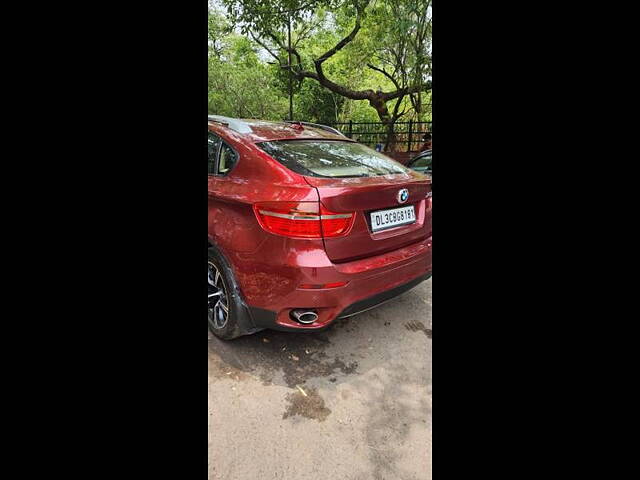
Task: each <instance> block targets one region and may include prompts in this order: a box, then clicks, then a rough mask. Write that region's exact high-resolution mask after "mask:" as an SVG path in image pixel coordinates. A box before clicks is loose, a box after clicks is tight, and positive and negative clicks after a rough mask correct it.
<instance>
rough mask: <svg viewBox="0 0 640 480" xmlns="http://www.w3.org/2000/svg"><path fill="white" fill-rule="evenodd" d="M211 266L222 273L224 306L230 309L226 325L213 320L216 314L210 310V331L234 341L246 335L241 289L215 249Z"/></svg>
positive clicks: (211, 255) (218, 318)
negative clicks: (243, 328) (242, 324)
mask: <svg viewBox="0 0 640 480" xmlns="http://www.w3.org/2000/svg"><path fill="white" fill-rule="evenodd" d="M209 264H210V265H209V268H210V269H211V266H213V267H214V272H215V271H217V272H219V273H220V277H219V281H218V284H220V281H221V282H222V285H223V288H224V290H225V294H224V299H225V300H226V302H224V304H226V306H227V309H228V312H227V318H226V322H224V323H223V322H222V321H220V317H216V318H215V319H214V318H212V315H213V313H214V312H212V310H211V308H210V309H209V314H208V319H207V320H208V324H209V329H210V330H211V333H213V334H214V335H215V336H216V337H219V338H222V339H224V340H233V339H234V338H237V337H239V336H241V335H244V333H245V332H243V331H242V329H241V328H240V325H241V318H244V316H245V315H246V311H245V310H246V309H245V307H244V305H243V304H242V300H241V297H240V289H239V287H238V284H237V282H236V281H235V278H234V276H233V272H232V271H231V268H230V267H229V265H228V264H227V262H226V261H225V259H224V258H222V257H221V256H220V255H218V253H217V252H216V251H215V249H213V248H209ZM210 271H211V270H210ZM210 291H211V287H210ZM214 298H215V297H214ZM212 303H213V302H212ZM210 305H211V304H210ZM223 310H224V309H223ZM216 311H217V312H220V311H221V310H220V308H218V309H217V310H216Z"/></svg>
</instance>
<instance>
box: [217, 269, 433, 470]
mask: <svg viewBox="0 0 640 480" xmlns="http://www.w3.org/2000/svg"><path fill="white" fill-rule="evenodd" d="M431 283H432V280H427V281H426V282H423V283H422V284H420V285H419V286H417V287H415V288H414V289H413V290H411V291H409V292H407V293H406V294H404V295H403V296H401V297H399V298H397V299H395V300H392V301H391V302H389V303H387V304H385V305H382V306H381V307H379V308H377V309H374V310H371V311H369V312H366V313H363V314H361V315H358V316H355V317H352V318H350V319H345V320H342V321H339V322H338V323H336V324H335V325H334V326H333V327H332V328H331V329H329V330H327V331H325V332H323V333H317V334H309V335H303V334H290V333H279V332H260V333H258V334H255V335H253V336H250V337H242V338H240V339H237V340H234V341H232V342H223V341H220V340H218V339H217V338H215V337H212V336H211V334H210V335H209V479H210V480H213V479H225V480H244V479H247V480H257V479H260V480H267V479H286V480H289V479H291V480H316V479H318V480H326V479H332V480H333V479H335V480H342V479H353V480H365V479H366V480H382V479H385V480H404V479H407V480H408V479H431Z"/></svg>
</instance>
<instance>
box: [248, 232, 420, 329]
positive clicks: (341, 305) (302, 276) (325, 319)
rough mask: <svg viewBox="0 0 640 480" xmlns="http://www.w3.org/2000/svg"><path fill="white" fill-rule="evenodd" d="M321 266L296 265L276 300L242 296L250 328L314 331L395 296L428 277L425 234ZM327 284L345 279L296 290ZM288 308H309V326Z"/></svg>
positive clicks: (264, 297) (272, 297) (268, 297)
mask: <svg viewBox="0 0 640 480" xmlns="http://www.w3.org/2000/svg"><path fill="white" fill-rule="evenodd" d="M322 264H323V265H322V266H317V267H311V266H308V265H306V266H298V272H297V275H296V278H295V279H294V280H293V281H289V282H288V283H287V285H288V288H284V287H283V288H281V289H280V290H279V295H278V296H277V298H275V297H274V296H265V295H259V296H254V297H253V298H247V304H248V307H249V312H250V313H251V317H252V321H253V324H254V326H255V328H256V329H263V328H269V329H273V330H283V331H318V330H322V329H324V328H326V327H328V326H329V325H330V324H331V323H332V322H333V321H335V320H336V319H337V318H340V317H347V316H351V315H355V314H357V313H361V312H362V311H366V310H368V309H370V308H374V307H376V306H378V305H380V304H382V303H384V302H386V301H388V300H391V299H393V298H395V297H397V296H398V295H401V294H402V293H404V292H406V291H408V290H409V289H411V288H413V287H414V286H416V285H418V284H419V283H421V282H422V281H424V280H426V279H428V278H429V277H430V276H431V238H428V239H426V240H423V241H420V242H417V243H415V244H412V245H409V246H406V247H404V248H401V249H398V250H395V251H393V252H388V253H385V254H383V255H378V256H376V257H369V258H366V259H363V260H356V261H353V262H348V263H342V264H333V263H331V262H330V261H329V262H322ZM331 282H348V283H347V285H345V286H343V287H338V288H331V289H319V290H304V289H300V288H298V287H299V285H302V284H305V283H312V284H326V283H331ZM281 283H282V282H281ZM265 300H266V301H265ZM294 309H312V310H314V311H316V312H317V314H318V320H317V321H316V322H314V323H313V324H311V325H303V324H300V323H298V322H296V321H295V320H293V319H292V318H291V311H292V310H294Z"/></svg>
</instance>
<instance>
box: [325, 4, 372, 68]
mask: <svg viewBox="0 0 640 480" xmlns="http://www.w3.org/2000/svg"><path fill="white" fill-rule="evenodd" d="M368 4H369V0H367V1H365V2H364V5H356V24H355V25H354V27H353V30H351V33H350V34H349V35H347V36H346V37H344V38H343V39H342V40H340V41H339V42H338V44H337V45H336V46H335V47H333V48H331V49H329V50H327V51H326V52H325V53H324V55H322V56H321V57H320V58H318V59H317V60H316V61H315V64H316V66H317V65H321V64H322V63H323V62H324V61H326V60H327V59H328V58H330V57H332V56H334V55H335V54H336V53H338V52H339V51H340V50H342V49H343V48H344V47H345V45H347V44H348V43H350V42H351V41H352V40H353V39H354V38H355V36H356V35H357V33H358V32H359V31H360V21H361V20H362V14H363V12H364V9H365V8H366V6H367V5H368Z"/></svg>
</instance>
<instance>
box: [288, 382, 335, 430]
mask: <svg viewBox="0 0 640 480" xmlns="http://www.w3.org/2000/svg"><path fill="white" fill-rule="evenodd" d="M285 400H286V401H287V402H288V405H287V409H286V410H285V412H284V414H283V415H282V418H283V419H285V418H289V417H293V416H295V415H300V416H301V417H305V418H309V419H312V420H318V421H319V422H324V421H325V420H326V419H327V417H328V416H329V415H330V414H331V410H329V409H328V408H327V407H326V406H325V404H324V399H323V398H322V397H321V396H320V395H319V394H318V390H317V389H316V388H313V387H304V388H302V387H296V390H295V391H293V392H292V393H289V394H288V395H287V396H286V398H285Z"/></svg>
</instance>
